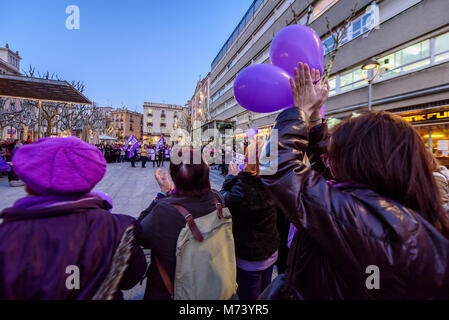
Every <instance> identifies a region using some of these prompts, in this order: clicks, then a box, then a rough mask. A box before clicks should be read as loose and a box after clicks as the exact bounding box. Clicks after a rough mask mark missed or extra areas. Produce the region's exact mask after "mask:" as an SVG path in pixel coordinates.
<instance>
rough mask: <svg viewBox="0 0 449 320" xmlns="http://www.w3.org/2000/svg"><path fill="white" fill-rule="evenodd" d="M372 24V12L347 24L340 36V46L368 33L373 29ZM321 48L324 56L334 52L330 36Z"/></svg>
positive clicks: (373, 22) (333, 44)
mask: <svg viewBox="0 0 449 320" xmlns="http://www.w3.org/2000/svg"><path fill="white" fill-rule="evenodd" d="M374 24H375V21H374V13H373V10H371V11H369V12H367V13H364V14H363V15H362V16H360V17H359V18H357V19H355V20H354V21H352V22H351V23H349V25H348V27H347V29H346V30H345V32H344V34H343V35H342V36H341V40H340V46H342V45H344V44H345V43H347V42H349V41H351V40H353V39H355V38H357V37H359V36H360V35H362V34H364V33H367V32H369V31H370V30H371V29H372V28H373V27H374ZM323 46H324V54H328V53H329V52H331V51H333V50H335V43H334V40H333V38H332V36H330V37H328V38H327V39H325V40H324V41H323Z"/></svg>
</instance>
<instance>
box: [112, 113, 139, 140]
mask: <svg viewBox="0 0 449 320" xmlns="http://www.w3.org/2000/svg"><path fill="white" fill-rule="evenodd" d="M109 114H110V120H109V128H113V129H112V130H110V131H109V132H108V133H109V134H111V135H113V136H115V137H116V138H117V139H118V140H119V141H120V142H126V140H127V139H128V137H129V135H130V134H133V135H134V136H135V137H136V138H137V139H139V140H140V139H142V118H143V115H142V114H141V113H138V112H134V111H129V110H127V109H125V108H121V109H114V110H112V111H110V112H109Z"/></svg>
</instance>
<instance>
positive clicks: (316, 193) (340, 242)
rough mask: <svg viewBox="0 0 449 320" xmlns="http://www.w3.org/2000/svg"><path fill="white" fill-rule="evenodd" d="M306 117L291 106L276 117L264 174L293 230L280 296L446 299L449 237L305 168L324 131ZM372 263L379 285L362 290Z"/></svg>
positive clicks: (368, 193) (386, 202)
mask: <svg viewBox="0 0 449 320" xmlns="http://www.w3.org/2000/svg"><path fill="white" fill-rule="evenodd" d="M307 121H308V120H307V118H306V115H305V114H304V113H303V112H302V111H300V110H299V109H297V108H291V109H288V110H285V111H283V112H282V113H280V114H279V116H278V119H277V122H276V126H275V129H277V130H279V143H278V152H279V153H278V169H277V173H276V174H274V175H266V176H262V181H263V182H264V183H265V184H266V185H267V186H268V188H269V189H270V191H271V192H272V193H273V195H274V197H275V198H276V199H277V201H278V204H279V205H280V206H282V209H283V211H284V212H285V214H286V215H287V216H288V218H289V219H290V221H291V222H292V223H293V224H294V225H295V226H296V227H297V228H298V232H297V234H296V236H295V238H294V240H293V243H292V247H291V249H290V253H289V265H288V271H287V273H288V280H287V282H288V285H287V288H286V290H285V292H284V293H285V295H284V297H285V298H294V297H297V295H296V294H297V293H299V294H300V295H301V296H302V297H303V298H305V299H448V298H449V263H448V262H449V240H448V239H446V238H444V237H443V236H442V235H441V234H440V233H439V232H438V231H437V230H436V229H435V228H434V227H433V226H432V225H431V224H429V223H428V222H427V221H426V220H424V219H423V218H422V217H421V216H420V215H419V214H417V213H416V212H414V211H412V210H410V209H408V208H406V207H404V206H403V205H401V204H400V203H398V202H396V201H393V200H390V199H387V198H385V197H383V196H381V195H379V194H377V193H376V192H374V191H372V190H369V189H366V188H363V187H356V186H352V187H351V186H350V185H348V186H346V187H344V188H337V187H335V186H332V185H330V184H329V183H327V181H326V180H325V179H324V177H323V176H322V174H321V173H320V172H317V171H315V170H313V169H311V168H308V167H306V166H305V165H304V164H303V162H302V160H303V157H304V154H305V153H306V151H307V150H308V149H313V150H315V151H317V150H319V148H316V146H317V143H318V142H319V141H320V139H319V138H322V137H324V136H325V131H326V125H325V124H322V125H319V126H318V127H315V128H314V132H311V133H310V135H309V130H308V129H307V125H306V122H307ZM317 137H319V138H317ZM272 143H275V142H272ZM311 159H315V161H316V160H317V159H319V155H315V156H314V157H311ZM263 163H264V164H265V161H263ZM312 165H315V167H320V165H319V164H317V163H314V161H312ZM262 173H263V172H262ZM373 265H374V266H377V267H378V268H379V271H380V274H379V275H380V289H371V290H368V288H367V286H366V282H367V280H368V283H372V282H370V281H371V280H370V279H371V278H370V279H368V277H369V276H370V275H372V274H374V273H373V271H369V268H368V267H369V266H373ZM367 268H368V270H367Z"/></svg>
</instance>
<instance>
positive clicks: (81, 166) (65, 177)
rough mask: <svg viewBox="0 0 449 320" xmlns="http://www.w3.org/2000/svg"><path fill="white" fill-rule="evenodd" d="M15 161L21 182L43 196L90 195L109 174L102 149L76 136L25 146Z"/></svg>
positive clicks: (17, 154)
mask: <svg viewBox="0 0 449 320" xmlns="http://www.w3.org/2000/svg"><path fill="white" fill-rule="evenodd" d="M12 162H13V165H14V170H15V171H16V173H17V176H18V177H19V178H20V180H22V181H23V182H24V183H25V184H26V185H27V186H28V187H29V188H30V189H31V190H33V191H34V192H36V193H38V194H41V195H50V194H84V193H88V192H89V191H90V190H92V188H93V187H94V186H95V185H96V184H97V183H98V182H99V181H100V180H101V179H102V178H103V176H104V174H105V172H106V161H105V159H104V157H103V154H102V153H101V152H100V150H98V148H97V147H95V146H93V145H90V144H88V143H86V142H84V141H82V140H80V139H78V138H76V137H69V138H44V139H40V140H39V141H37V142H35V143H33V144H29V145H25V146H22V147H20V148H19V149H17V151H16V152H15V153H14V155H13V158H12Z"/></svg>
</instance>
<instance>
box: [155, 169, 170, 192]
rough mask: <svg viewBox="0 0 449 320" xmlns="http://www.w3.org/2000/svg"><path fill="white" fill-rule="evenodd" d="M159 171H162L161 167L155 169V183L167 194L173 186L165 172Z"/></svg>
mask: <svg viewBox="0 0 449 320" xmlns="http://www.w3.org/2000/svg"><path fill="white" fill-rule="evenodd" d="M161 171H162V169H161V168H159V169H157V170H156V173H155V175H154V176H155V178H156V181H157V184H158V185H159V187H160V188H161V191H162V192H165V193H167V194H168V193H170V192H171V191H172V190H173V186H172V185H171V183H170V180H169V179H168V174H167V172H164V173H163V174H161Z"/></svg>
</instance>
